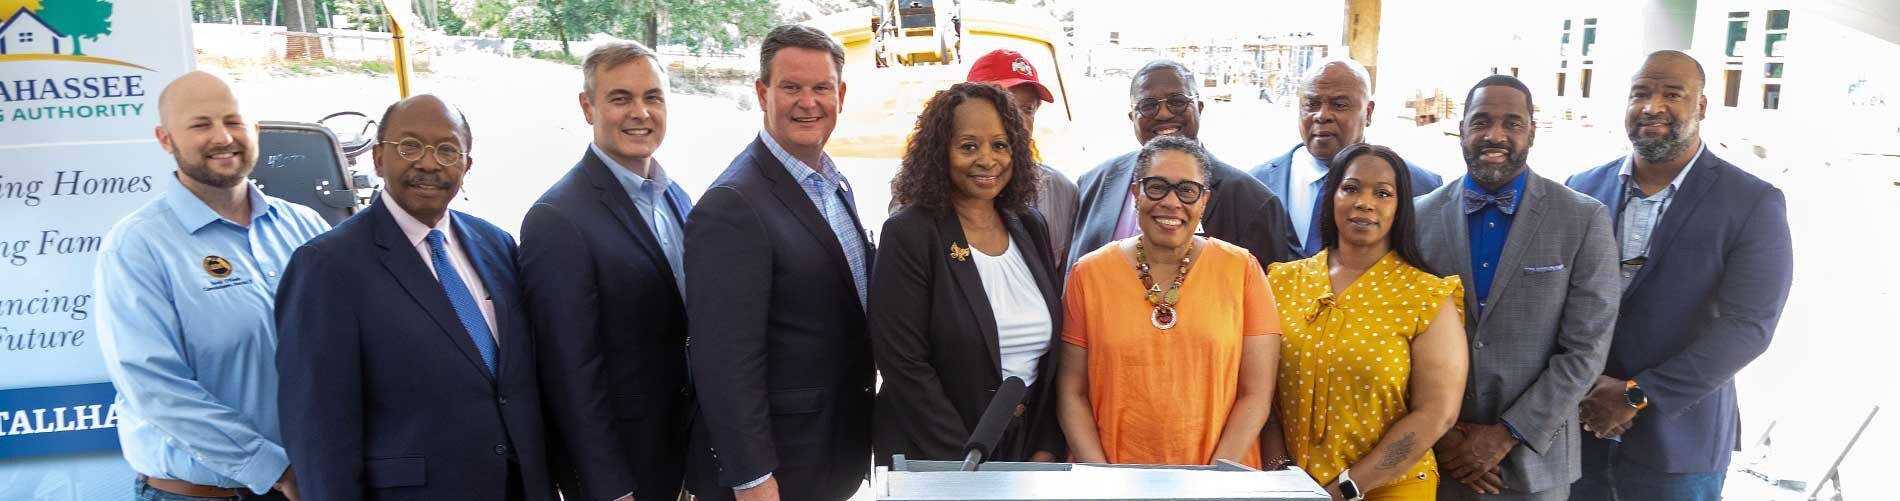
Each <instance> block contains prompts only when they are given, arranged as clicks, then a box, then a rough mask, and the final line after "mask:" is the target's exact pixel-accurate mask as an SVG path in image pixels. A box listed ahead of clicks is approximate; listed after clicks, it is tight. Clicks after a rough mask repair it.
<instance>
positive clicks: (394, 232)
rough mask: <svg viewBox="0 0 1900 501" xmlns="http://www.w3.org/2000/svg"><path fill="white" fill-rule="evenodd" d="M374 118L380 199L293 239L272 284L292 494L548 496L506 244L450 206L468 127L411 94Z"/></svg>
mask: <svg viewBox="0 0 1900 501" xmlns="http://www.w3.org/2000/svg"><path fill="white" fill-rule="evenodd" d="M381 124H382V129H381V137H380V140H381V143H380V144H379V145H378V146H377V147H376V149H375V151H374V156H375V160H376V173H377V175H379V176H381V177H382V178H383V185H384V189H383V193H382V195H381V197H380V199H379V200H378V201H377V202H376V203H375V204H374V205H372V206H370V208H369V210H367V211H364V212H362V213H359V214H357V215H355V216H352V217H351V218H350V219H348V220H345V221H344V222H343V223H342V224H338V225H337V226H336V228H335V229H333V230H331V231H330V232H329V233H325V234H323V235H321V236H318V237H317V238H315V239H312V240H311V241H310V242H309V243H308V244H305V245H304V246H303V247H302V248H299V249H297V252H296V254H295V255H294V256H292V257H291V260H290V265H289V267H288V268H286V269H285V271H284V280H283V283H282V285H280V286H279V287H278V293H277V332H278V349H277V367H278V372H279V373H280V376H279V380H278V381H277V385H278V401H279V403H280V406H281V408H282V411H281V412H282V417H281V418H280V420H281V421H282V422H283V429H284V437H285V439H284V449H285V450H286V451H287V452H288V453H289V455H290V458H291V463H292V464H295V465H297V476H298V485H299V486H300V487H302V490H303V499H305V500H313V501H330V500H336V501H345V500H382V499H391V500H397V499H403V500H407V499H416V500H423V499H427V500H434V499H458V500H509V501H516V500H530V501H550V500H552V499H554V489H553V488H552V482H551V481H550V480H549V474H548V467H547V461H546V459H545V458H546V455H547V451H546V446H545V445H544V443H543V440H542V437H541V435H542V429H543V428H542V422H541V401H540V400H541V399H540V392H539V391H538V389H537V388H536V374H535V348H534V339H533V337H532V336H530V335H529V325H528V319H527V317H526V316H525V315H524V314H523V313H522V301H521V294H520V289H519V288H518V284H517V281H516V276H515V254H516V252H515V242H514V238H513V237H510V236H508V233H506V232H503V231H502V230H501V229H500V228H496V227H495V226H494V225H491V224H488V222H487V221H483V220H481V219H479V218H476V217H474V216H470V215H467V214H463V213H461V212H455V211H451V210H448V206H449V201H450V200H453V199H454V198H455V196H456V193H457V192H459V191H460V190H461V187H462V176H463V174H465V173H466V172H467V171H468V169H469V168H470V167H471V166H472V165H473V160H472V159H471V158H470V157H469V156H468V154H467V152H468V151H469V150H470V141H469V137H470V136H469V127H468V122H467V121H465V119H464V118H463V117H462V116H461V113H460V112H457V111H454V109H453V108H451V107H450V106H449V105H448V104H447V103H445V102H443V101H442V100H441V99H439V98H437V97H435V96H431V95H422V96H416V97H411V98H408V99H404V100H402V101H400V102H397V103H396V104H394V105H392V106H390V107H389V110H388V111H387V112H386V113H384V115H383V120H382V121H381ZM266 384H268V383H266Z"/></svg>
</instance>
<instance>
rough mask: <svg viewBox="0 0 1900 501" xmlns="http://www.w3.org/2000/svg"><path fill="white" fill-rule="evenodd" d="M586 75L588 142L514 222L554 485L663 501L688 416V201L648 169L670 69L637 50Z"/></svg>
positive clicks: (608, 52)
mask: <svg viewBox="0 0 1900 501" xmlns="http://www.w3.org/2000/svg"><path fill="white" fill-rule="evenodd" d="M581 71H582V75H584V76H583V78H584V79H585V83H584V84H583V85H582V91H581V94H580V104H581V112H582V113H583V114H585V115H586V117H587V122H588V123H589V124H591V125H593V127H594V141H593V143H592V144H590V145H588V147H587V151H585V152H582V153H581V159H580V162H578V163H576V164H575V165H574V168H573V169H572V170H569V171H568V173H567V175H566V176H564V177H562V178H561V180H560V181H558V182H556V183H554V186H553V187H551V188H548V191H547V193H546V194H543V195H541V199H540V200H538V201H536V202H535V204H534V207H532V208H529V209H528V215H527V218H526V219H525V220H523V221H522V222H521V282H522V290H523V292H524V293H525V294H524V295H525V297H526V298H527V305H528V314H529V317H530V318H532V319H533V322H534V327H535V329H534V331H535V336H536V339H537V340H539V341H540V343H539V346H538V348H539V352H540V356H541V360H540V364H541V384H542V388H541V389H542V394H543V395H544V397H543V400H544V401H545V402H546V404H547V419H548V423H549V425H550V429H551V430H552V433H551V437H550V442H551V443H552V444H553V447H551V449H552V451H551V452H552V454H551V456H552V459H553V462H554V465H555V483H556V484H558V485H559V486H560V489H561V492H562V493H563V495H564V496H565V498H566V499H569V500H574V501H580V500H588V501H606V500H612V499H626V498H628V497H631V498H632V499H642V500H667V501H670V500H672V499H674V498H676V497H678V495H679V491H680V487H681V484H680V481H681V479H682V478H683V477H684V474H685V462H686V438H685V431H686V429H687V419H688V418H689V416H688V413H689V410H690V409H691V405H690V404H691V400H690V398H689V392H688V391H687V379H686V302H685V299H684V297H683V296H682V293H681V287H682V284H683V282H681V280H680V278H681V277H683V276H684V273H682V272H684V271H685V270H684V269H682V267H681V264H682V263H681V261H680V259H681V258H682V256H683V255H684V254H685V247H686V242H685V240H686V235H685V226H686V225H685V222H686V215H687V213H688V212H690V211H691V210H692V205H691V204H692V202H691V200H690V199H688V198H687V197H686V192H685V191H684V190H681V189H680V187H679V185H678V184H674V183H673V182H672V181H670V180H669V179H667V175H666V169H664V168H662V167H661V166H660V162H659V161H657V160H654V159H653V153H654V150H657V149H659V147H660V142H661V141H662V140H664V139H665V138H666V97H667V95H666V94H667V80H666V71H665V70H664V69H662V67H661V65H660V63H659V60H658V59H657V58H656V57H655V56H654V54H653V52H652V51H651V50H648V49H647V48H646V47H644V46H641V45H639V44H636V43H632V42H614V43H608V44H605V45H602V46H600V47H598V48H595V49H594V50H593V52H592V53H590V54H588V55H587V59H586V61H585V62H584V63H582V65H581Z"/></svg>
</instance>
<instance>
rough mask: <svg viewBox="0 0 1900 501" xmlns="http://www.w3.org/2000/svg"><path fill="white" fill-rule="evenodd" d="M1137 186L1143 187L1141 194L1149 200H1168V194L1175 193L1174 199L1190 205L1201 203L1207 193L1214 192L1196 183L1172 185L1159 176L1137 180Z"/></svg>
mask: <svg viewBox="0 0 1900 501" xmlns="http://www.w3.org/2000/svg"><path fill="white" fill-rule="evenodd" d="M1135 185H1137V186H1140V187H1141V194H1142V195H1143V196H1146V197H1148V199H1149V200H1153V201H1156V202H1159V201H1161V199H1163V198H1167V196H1168V192H1174V198H1176V199H1179V200H1181V203H1184V204H1189V205H1192V204H1194V203H1195V202H1199V201H1201V197H1203V196H1206V195H1207V192H1209V191H1213V190H1214V189H1213V188H1209V187H1207V185H1205V184H1201V183H1198V182H1194V181H1181V182H1179V183H1170V182H1168V180H1166V179H1162V178H1160V177H1157V176H1148V177H1144V178H1141V179H1139V180H1136V181H1135Z"/></svg>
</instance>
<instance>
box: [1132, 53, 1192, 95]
mask: <svg viewBox="0 0 1900 501" xmlns="http://www.w3.org/2000/svg"><path fill="white" fill-rule="evenodd" d="M1159 70H1170V71H1173V72H1174V74H1175V75H1179V76H1180V77H1181V88H1182V89H1183V90H1186V91H1187V95H1188V96H1198V95H1200V94H1201V91H1200V88H1201V82H1200V81H1198V80H1195V79H1194V70H1192V69H1189V68H1188V67H1187V65H1185V64H1181V62H1180V61H1175V60H1173V59H1156V60H1153V61H1149V62H1148V64H1145V65H1142V66H1141V69H1139V70H1135V76H1134V77H1132V78H1129V79H1128V101H1129V102H1134V101H1135V99H1136V98H1138V97H1139V96H1141V77H1145V76H1148V74H1149V73H1154V72H1156V71H1159Z"/></svg>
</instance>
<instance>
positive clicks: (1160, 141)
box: [1135, 136, 1214, 184]
mask: <svg viewBox="0 0 1900 501" xmlns="http://www.w3.org/2000/svg"><path fill="white" fill-rule="evenodd" d="M1163 151H1178V152H1181V153H1186V154H1187V155H1188V156H1190V157H1194V163H1195V169H1194V172H1195V175H1196V177H1199V178H1200V179H1196V180H1195V181H1199V182H1200V183H1201V184H1207V178H1208V177H1210V174H1211V172H1210V171H1212V170H1213V165H1214V157H1213V156H1212V155H1208V154H1207V148H1202V147H1201V142H1200V141H1195V140H1193V139H1188V138H1185V137H1180V136H1155V138H1154V139H1149V140H1148V144H1144V145H1141V152H1140V153H1137V154H1135V179H1137V180H1139V179H1141V178H1144V177H1147V174H1148V169H1149V168H1150V167H1154V163H1155V154H1157V153H1161V152H1163Z"/></svg>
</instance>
